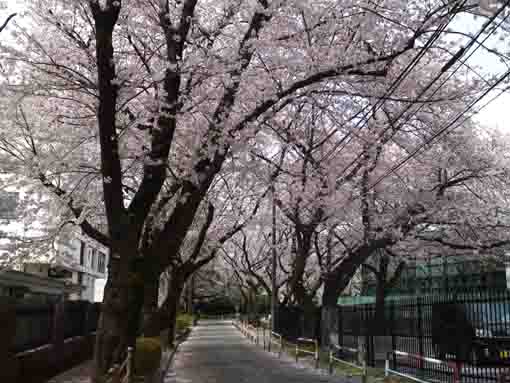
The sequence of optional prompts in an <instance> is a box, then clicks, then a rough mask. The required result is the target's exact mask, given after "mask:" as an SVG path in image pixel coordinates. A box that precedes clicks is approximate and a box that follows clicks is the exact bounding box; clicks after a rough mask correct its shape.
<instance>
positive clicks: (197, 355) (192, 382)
mask: <svg viewBox="0 0 510 383" xmlns="http://www.w3.org/2000/svg"><path fill="white" fill-rule="evenodd" d="M305 382H306V383H318V382H328V383H329V382H342V383H346V382H348V380H347V379H346V378H342V377H338V376H336V377H334V376H333V377H330V376H328V375H325V374H321V373H320V372H316V371H315V370H313V369H312V368H310V367H305V366H303V365H296V364H295V362H293V361H292V360H291V359H290V358H282V359H278V358H277V357H276V356H275V355H273V354H270V353H268V352H267V351H264V350H263V349H262V347H261V346H255V345H254V344H252V343H251V342H249V341H248V340H247V339H245V338H244V337H243V336H242V335H241V333H240V332H239V331H238V330H237V329H236V328H235V327H233V326H232V325H231V323H230V322H229V321H223V322H222V321H202V322H201V325H200V326H197V327H195V328H194V329H193V332H192V333H191V334H190V337H189V338H188V340H187V341H186V342H185V343H183V344H182V345H181V346H180V348H179V351H178V353H177V355H176V356H175V359H174V362H173V364H172V366H171V368H170V370H169V371H168V372H167V374H166V376H165V378H164V383H305Z"/></svg>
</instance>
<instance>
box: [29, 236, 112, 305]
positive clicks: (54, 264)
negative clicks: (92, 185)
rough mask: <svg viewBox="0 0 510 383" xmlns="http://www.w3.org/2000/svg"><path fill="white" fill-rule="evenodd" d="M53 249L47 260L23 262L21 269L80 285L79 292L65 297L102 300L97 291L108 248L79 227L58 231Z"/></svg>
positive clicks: (100, 292)
mask: <svg viewBox="0 0 510 383" xmlns="http://www.w3.org/2000/svg"><path fill="white" fill-rule="evenodd" d="M55 248H56V250H55V255H54V256H53V257H51V258H49V259H48V261H47V262H40V261H37V262H30V261H29V262H25V263H24V265H23V271H25V272H27V273H31V274H36V275H39V276H44V277H50V278H55V279H61V280H64V281H69V282H72V283H75V284H78V285H80V286H81V291H79V292H77V293H72V294H70V296H69V299H72V300H86V301H90V302H94V301H98V300H102V291H99V290H102V289H104V281H103V280H104V279H106V275H107V265H108V249H107V248H106V247H104V246H103V245H101V244H100V243H99V242H97V241H95V240H93V239H91V238H89V237H87V236H85V235H82V234H81V233H80V231H79V230H74V231H72V232H69V233H65V234H62V235H61V236H60V237H59V239H58V240H57V243H56V245H55ZM96 285H98V286H96ZM96 287H98V288H96Z"/></svg>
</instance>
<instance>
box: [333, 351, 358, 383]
mask: <svg viewBox="0 0 510 383" xmlns="http://www.w3.org/2000/svg"><path fill="white" fill-rule="evenodd" d="M334 350H338V351H342V350H345V351H349V352H352V353H356V354H358V353H359V350H358V349H355V348H350V347H343V346H338V345H336V344H332V345H330V346H329V357H328V370H329V374H330V375H331V374H333V363H334V362H337V363H340V364H343V365H346V366H349V367H352V368H355V369H359V370H361V381H362V382H363V383H365V382H366V381H367V366H366V363H365V360H363V365H362V366H358V365H357V364H355V363H352V362H348V361H346V360H343V359H340V358H337V357H335V351H334Z"/></svg>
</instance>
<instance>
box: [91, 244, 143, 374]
mask: <svg viewBox="0 0 510 383" xmlns="http://www.w3.org/2000/svg"><path fill="white" fill-rule="evenodd" d="M130 252H131V253H133V250H130ZM113 254H115V253H113ZM134 255H135V254H129V250H126V251H125V252H124V253H123V259H122V262H121V259H116V258H113V257H112V258H111V259H110V264H109V270H108V280H107V283H106V286H105V289H104V299H103V304H102V309H101V315H100V318H99V323H98V329H97V333H96V343H95V350H94V371H93V376H92V378H93V381H94V382H102V378H103V376H104V375H105V374H106V373H107V372H108V370H109V368H110V367H111V366H112V365H113V364H114V363H118V362H120V361H121V360H122V358H123V357H124V356H125V353H126V350H127V347H128V346H129V345H132V344H134V342H135V338H136V334H137V331H138V323H139V314H140V309H141V302H142V299H143V297H141V294H140V291H141V287H142V283H143V278H142V276H141V275H139V274H136V273H135V272H132V271H131V270H130V263H129V262H126V260H129V259H133V256H134Z"/></svg>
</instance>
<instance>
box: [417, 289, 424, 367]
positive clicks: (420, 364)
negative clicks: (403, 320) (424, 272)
mask: <svg viewBox="0 0 510 383" xmlns="http://www.w3.org/2000/svg"><path fill="white" fill-rule="evenodd" d="M421 305H422V301H421V297H418V299H417V301H416V311H417V314H418V347H419V352H420V356H421V357H423V356H424V351H423V323H422V318H421V317H422V307H421ZM418 367H419V369H420V374H421V373H422V372H423V358H420V360H419V362H418Z"/></svg>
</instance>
